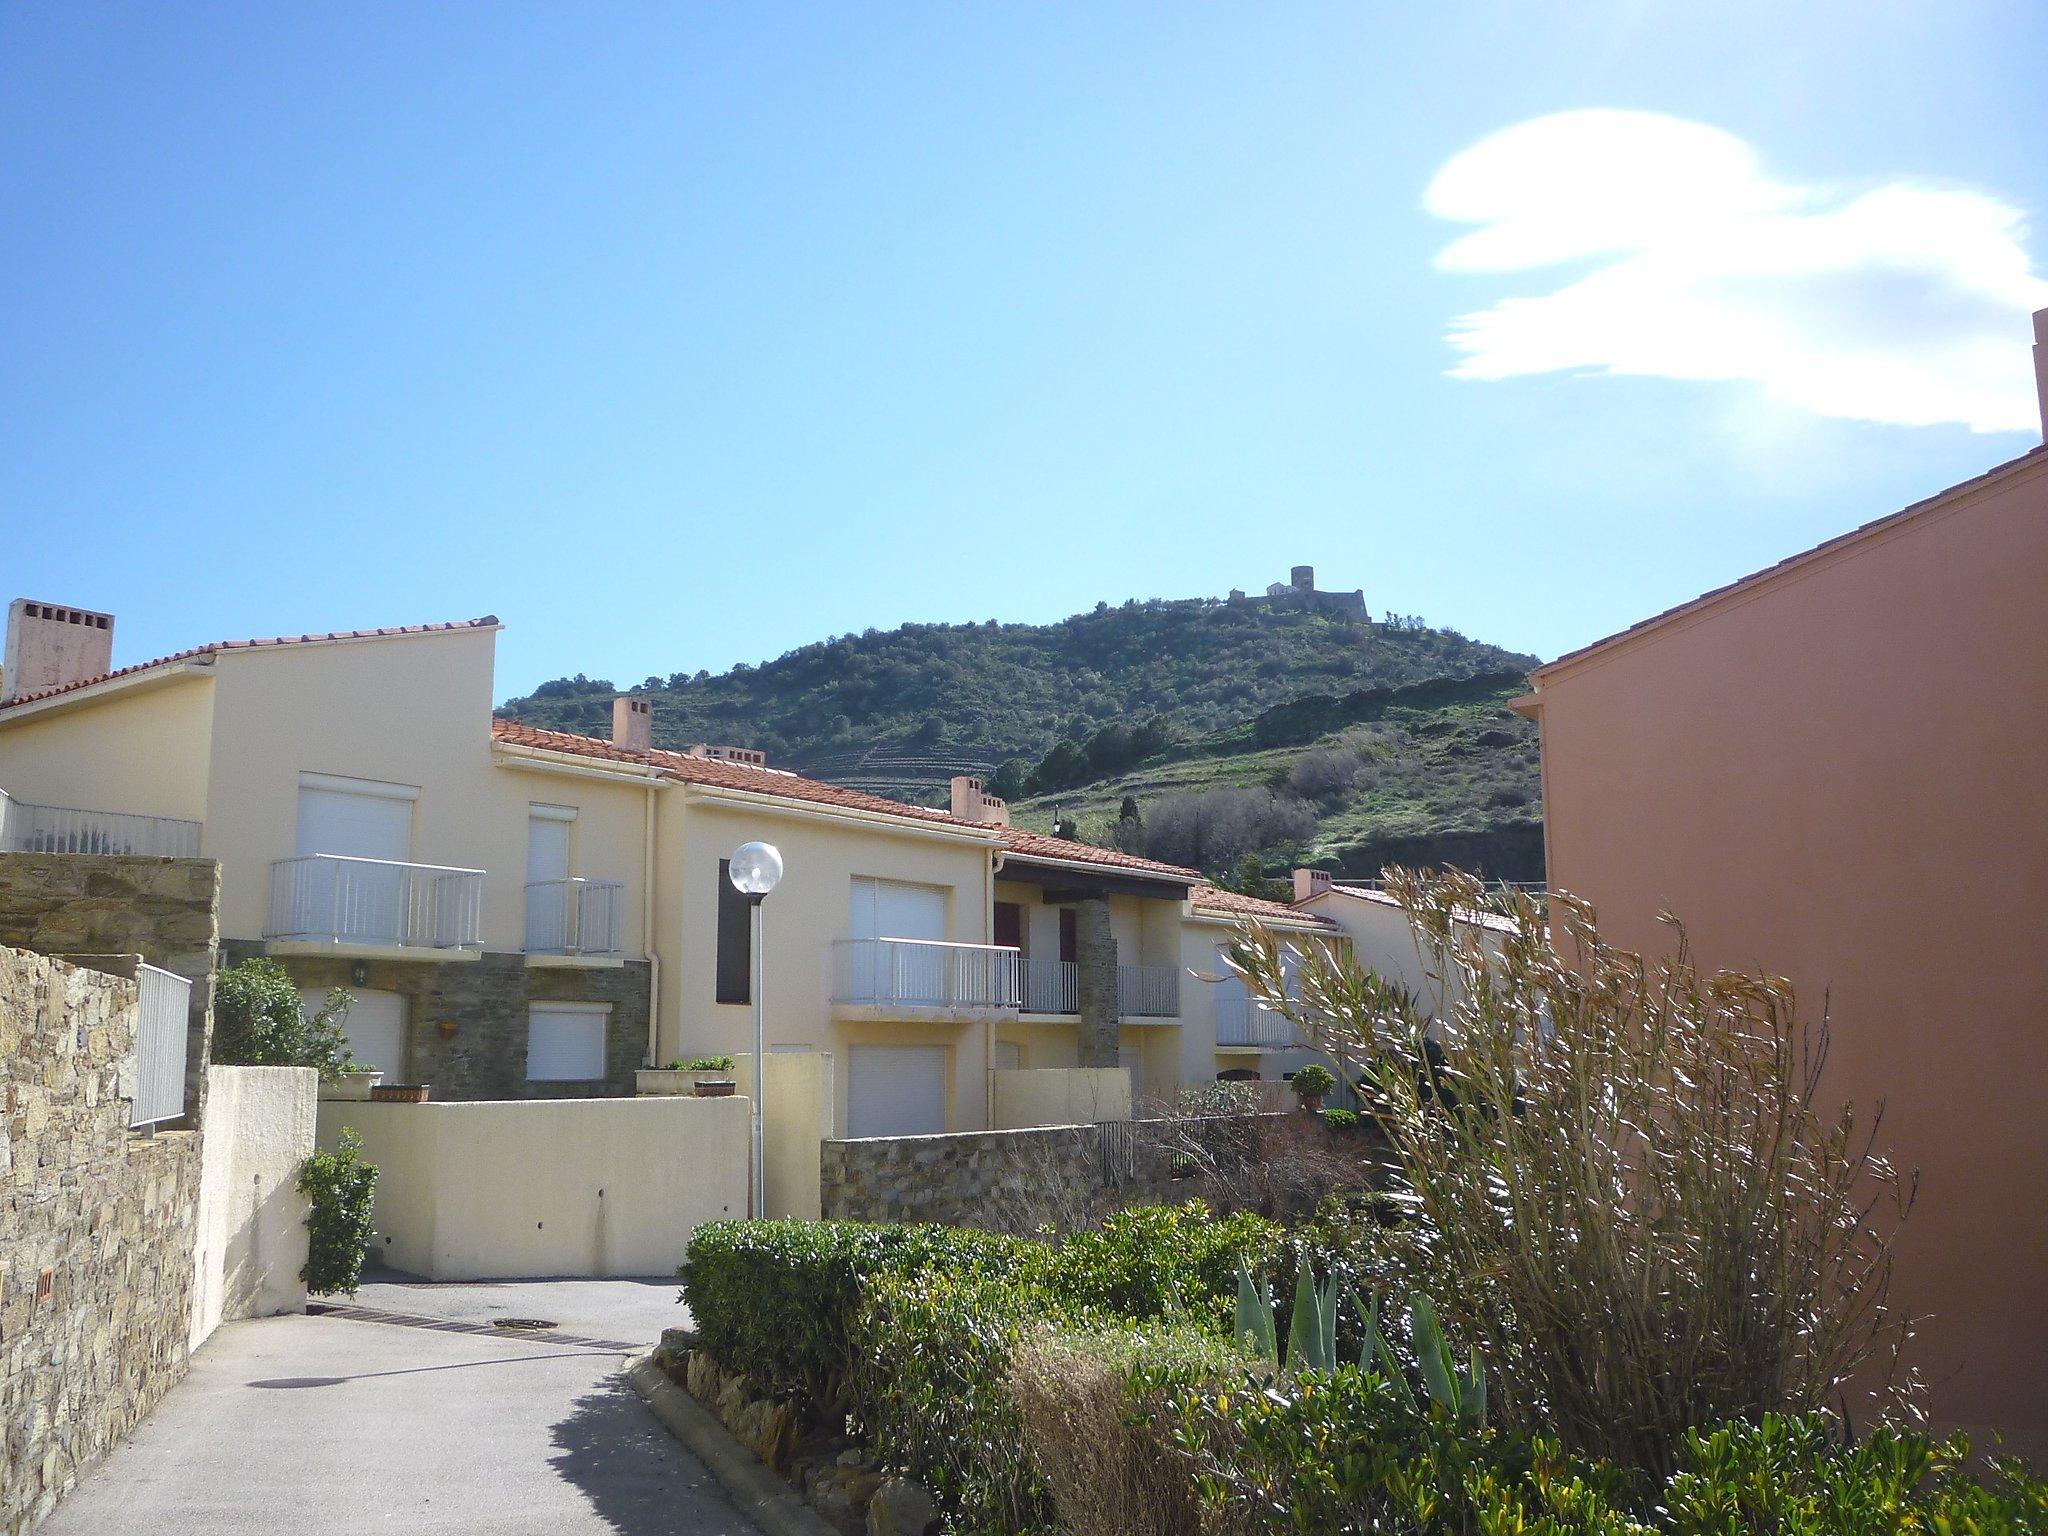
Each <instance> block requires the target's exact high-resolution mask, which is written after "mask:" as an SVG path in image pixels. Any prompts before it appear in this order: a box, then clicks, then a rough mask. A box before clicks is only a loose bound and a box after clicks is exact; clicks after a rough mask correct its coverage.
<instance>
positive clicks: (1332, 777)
mask: <svg viewBox="0 0 2048 1536" xmlns="http://www.w3.org/2000/svg"><path fill="white" fill-rule="evenodd" d="M1527 688H1528V681H1527V678H1526V676H1525V674H1524V673H1523V672H1522V671H1520V670H1507V671H1496V672H1486V673H1479V674H1476V675H1474V676H1472V677H1468V678H1460V679H1436V680H1433V681H1430V682H1425V683H1416V684H1408V685H1405V686H1402V687H1397V688H1382V689H1363V690H1357V691H1354V692H1351V693H1348V694H1343V695H1328V694H1315V695H1308V696H1305V697H1302V698H1298V699H1293V700H1290V701H1288V702H1287V703H1285V704H1279V705H1275V706H1274V707H1272V708H1271V709H1267V710H1263V711H1261V712H1260V713H1259V714H1258V715H1256V716H1254V717H1253V718H1252V719H1250V720H1248V721H1244V722H1241V723H1239V724H1237V725H1233V726H1230V727H1227V728H1225V729H1223V730H1220V731H1216V732H1212V733H1210V734H1208V735H1206V736H1203V737H1200V738H1197V739H1195V740H1192V741H1186V742H1182V743H1178V744H1176V745H1175V746H1173V747H1170V748H1167V749H1165V750H1162V751H1160V752H1157V753H1155V754H1153V755H1151V756H1149V757H1147V758H1146V759H1144V760H1143V761H1142V762H1139V763H1137V764H1135V765H1133V766H1131V767H1130V768H1128V769H1126V770H1124V771H1122V772H1119V773H1114V774H1109V775H1104V776H1101V777H1097V778H1092V779H1088V780H1086V781H1084V782H1080V783H1077V784H1072V785H1068V786H1066V787H1064V788H1061V789H1055V790H1048V791H1045V792H1043V793H1040V794H1037V795H1034V796H1030V797H1028V798H1026V799H1023V800H1020V801H1017V802H1015V803H1013V805H1012V807H1011V812H1012V818H1013V820H1015V821H1016V823H1017V824H1018V825H1020V826H1026V827H1031V828H1034V829H1036V830H1040V831H1050V830H1051V829H1052V827H1053V824H1054V822H1055V821H1060V822H1064V823H1066V824H1068V827H1069V829H1070V830H1071V831H1073V832H1074V833H1075V834H1077V835H1079V836H1081V837H1083V838H1085V839H1087V840H1088V841H1091V842H1098V843H1104V844H1108V845H1111V846H1116V847H1121V848H1124V849H1125V850H1127V851H1128V852H1132V853H1142V854H1146V855H1148V856H1150V857H1152V858H1160V859H1166V860H1168V861H1170V862H1172V863H1176V864H1188V865H1193V866H1194V867H1196V868H1199V869H1202V870H1205V871H1207V872H1208V873H1210V874H1211V875H1214V876H1216V877H1218V878H1220V879H1223V880H1224V881H1225V882H1226V883H1229V884H1233V885H1237V886H1240V887H1242V888H1245V889H1249V890H1252V891H1254V893H1258V894H1264V893H1265V892H1264V891H1263V889H1262V886H1261V882H1262V881H1263V880H1264V879H1265V878H1266V872H1268V871H1284V870H1286V869H1288V868H1289V867H1291V866H1292V865H1294V864H1297V863H1307V864H1315V865H1318V866H1320V867H1322V868H1327V869H1331V870H1334V871H1336V872H1337V873H1338V874H1339V875H1340V876H1350V877H1352V878H1359V879H1366V878H1371V877H1372V876H1375V875H1377V874H1378V873H1379V871H1380V869H1381V868H1382V867H1383V866H1384V865H1386V864H1390V863H1403V864H1445V863H1450V864H1457V865H1460V866H1462V867H1464V868H1467V869H1474V870H1478V871H1480V872H1482V873H1485V874H1487V875H1489V876H1491V877H1493V878H1495V879H1502V880H1540V879H1542V878H1543V824H1542V820H1541V809H1542V792H1541V785H1540V775H1539V764H1538V755H1537V743H1536V728H1535V727H1534V725H1532V724H1531V723H1530V722H1528V721H1526V720H1524V719H1522V718H1521V717H1520V716H1518V715H1516V714H1514V713H1513V712H1512V711H1510V710H1509V709H1508V707H1507V705H1508V701H1509V700H1510V699H1512V698H1514V697H1515V696H1516V695H1517V694H1520V693H1523V692H1526V691H1527ZM1133 812H1135V815H1133V814H1131V813H1133ZM1273 894H1278V893H1277V892H1275V893H1273Z"/></svg>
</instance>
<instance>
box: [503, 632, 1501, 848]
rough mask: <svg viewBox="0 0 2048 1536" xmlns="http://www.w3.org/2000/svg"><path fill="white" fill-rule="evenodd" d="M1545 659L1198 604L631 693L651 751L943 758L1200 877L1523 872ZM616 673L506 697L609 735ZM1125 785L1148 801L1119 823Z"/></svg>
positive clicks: (813, 659) (892, 771)
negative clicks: (1304, 859) (1534, 670)
mask: <svg viewBox="0 0 2048 1536" xmlns="http://www.w3.org/2000/svg"><path fill="white" fill-rule="evenodd" d="M1534 664H1535V658H1533V657H1529V656H1523V655H1518V654H1516V653H1514V652H1510V651H1505V650H1502V649H1501V648H1500V647H1498V646H1492V645H1486V644H1483V643H1481V642H1479V641H1474V640H1468V639H1466V638H1465V637H1464V636H1462V635H1459V634H1457V633H1456V632H1454V631H1451V630H1445V629H1434V628H1430V627H1427V626H1425V625H1423V624H1421V623H1419V622H1417V621H1410V620H1396V621H1393V622H1388V623H1370V622H1366V621H1363V620H1360V619H1356V618H1351V617H1346V616H1343V615H1340V614H1334V613H1330V612H1326V611H1324V610H1321V609H1319V608H1315V607H1310V606H1297V605H1295V604H1291V603H1268V602H1265V601H1260V600H1256V599H1255V600H1253V601H1250V602H1218V601H1213V600H1208V599H1192V600H1186V601H1173V602H1163V601H1151V602H1137V601H1132V602H1127V603H1125V604H1123V605H1122V606H1120V607H1116V608H1111V607H1108V606H1106V605H1101V606H1098V607H1097V608H1096V609H1095V610H1094V611H1093V612H1090V613H1082V614H1076V615H1074V616H1073V617H1071V618H1068V619H1063V620H1061V621H1059V622H1058V623H1054V624H1000V623H997V622H996V621H994V620H989V621H988V622H986V623H981V624H906V625H904V626H902V627H901V628H899V629H894V630H889V631H887V632H877V631H874V630H870V631H868V632H866V633H864V634H859V635H839V636H835V637H833V638H831V639H827V640H823V641H820V642H818V643H816V644H814V645H807V646H804V647H802V648H801V649H798V650H795V651H791V652H790V653H788V654H787V655H785V656H781V657H778V658H776V659H775V660H773V661H768V662H764V663H762V664H761V665H759V666H747V665H741V666H737V667H735V668H733V669H732V670H731V671H730V672H725V673H721V674H719V675H718V676H715V677H714V676H711V675H710V674H708V673H705V672H697V673H682V672H678V673H674V674H672V675H670V676H668V677H649V678H647V679H645V680H644V681H642V682H641V683H639V684H638V685H636V686H634V687H633V688H632V689H631V691H632V692H634V693H636V694H644V695H646V696H647V697H649V698H651V699H652V701H653V704H654V733H655V740H656V742H657V743H658V744H659V745H662V746H667V747H678V748H680V747H686V746H688V745H690V744H691V743H693V742H699V741H710V742H723V743H729V744H732V745H738V746H750V747H758V748H760V749H762V750H764V751H765V752H766V753H767V754H768V759H769V761H770V762H771V763H773V764H774V765H776V766H778V767H784V768H792V769H796V770H798V771H800V772H805V773H810V774H814V775H817V776H819V777H822V778H827V779H832V780H835V781H838V782H842V783H851V784H859V785H862V786H864V787H869V788H873V789H877V790H880V791H882V792H884V793H889V794H894V795H898V796H901V797H903V798H908V799H914V800H919V801H922V802H924V803H928V804H936V803H943V798H944V790H945V779H946V776H947V775H948V774H949V773H954V772H979V773H982V774H984V775H985V776H987V777H988V778H989V779H990V781H991V783H990V787H991V788H992V789H993V790H994V791H995V792H997V793H999V794H1004V795H1006V796H1007V797H1008V798H1010V799H1011V800H1012V801H1013V802H1014V803H1015V804H1016V805H1017V809H1018V815H1019V820H1020V821H1022V822H1025V823H1028V824H1037V825H1049V824H1050V822H1051V820H1052V816H1053V808H1054V807H1055V806H1056V805H1057V806H1059V807H1061V808H1062V809H1063V810H1064V811H1066V812H1067V813H1068V814H1069V815H1078V817H1079V820H1080V823H1081V826H1080V831H1081V834H1082V835H1084V836H1092V837H1096V838H1099V839H1100V840H1103V841H1112V840H1114V841H1121V842H1126V843H1130V844H1132V845H1133V846H1142V847H1143V849H1144V850H1145V851H1148V852H1156V853H1157V854H1158V856H1161V857H1174V858H1175V861H1176V862H1184V863H1195V864H1199V865H1200V866H1201V867H1202V868H1204V869H1206V870H1209V871H1211V872H1212V873H1218V874H1224V873H1228V872H1230V871H1232V870H1234V869H1235V868H1236V867H1237V866H1238V865H1239V864H1240V863H1242V861H1243V855H1244V854H1245V853H1246V852H1247V851H1250V852H1253V853H1256V854H1258V855H1260V856H1263V857H1265V858H1266V859H1267V860H1268V861H1269V862H1270V861H1274V860H1284V859H1290V858H1295V857H1299V856H1303V855H1313V856H1315V857H1316V858H1317V859H1318V861H1319V862H1327V863H1331V864H1333V865H1336V866H1339V867H1342V868H1344V869H1346V870H1347V871H1350V872H1354V873H1366V872H1370V871H1376V870H1377V868H1378V862H1377V860H1378V859H1380V858H1381V857H1382V856H1388V857H1402V858H1418V859H1453V860H1455V861H1456V862H1459V863H1464V864H1468V865H1478V866H1482V867H1484V868H1486V869H1487V871H1488V872H1489V873H1493V874H1497V875H1502V876H1505V877H1508V878H1534V877H1536V876H1538V875H1540V873H1541V867H1540V866H1541V838H1540V832H1539V830H1538V829H1537V828H1536V826H1535V817H1536V815H1537V812H1536V810H1535V806H1536V804H1537V796H1536V790H1535V782H1536V780H1535V748H1534V737H1533V732H1532V731H1531V730H1530V729H1529V727H1528V726H1527V725H1526V724H1525V723H1524V722H1522V721H1520V720H1518V719H1517V718H1516V717H1514V716H1513V715H1511V714H1508V713H1507V712H1506V710H1505V708H1504V707H1503V701H1504V700H1505V699H1506V698H1508V697H1510V696H1511V695H1512V694H1513V693H1514V692H1517V691H1519V689H1520V688H1521V686H1522V677H1523V674H1524V673H1525V672H1526V671H1527V669H1528V668H1529V667H1531V666H1533V665H1534ZM618 691H619V690H618V689H616V688H615V687H614V685H613V683H612V682H611V681H609V680H606V679H602V678H587V677H584V676H581V675H580V674H579V675H578V676H576V677H571V678H561V679H557V680H556V681H553V682H549V683H544V684H542V685H541V686H540V687H539V688H537V689H535V690H534V692H533V693H532V694H531V695H529V696H528V697H525V698H518V699H509V700H507V701H506V702H505V703H504V704H503V705H502V706H501V707H500V711H499V712H500V713H501V714H504V715H507V716H510V717H512V718H515V719H519V720H523V721H526V722H528V723H530V724H534V725H541V726H548V727H552V728H554V729H558V730H569V731H580V732H586V733H591V734H597V735H603V734H606V733H607V732H608V731H609V729H610V722H611V700H612V697H613V695H614V694H615V693H616V692H618ZM1127 796H1128V797H1131V798H1133V799H1135V800H1136V801H1137V802H1138V808H1139V811H1140V816H1139V818H1138V823H1137V824H1125V825H1122V826H1119V825H1118V817H1117V812H1118V811H1119V810H1120V809H1121V808H1122V806H1123V801H1124V799H1125V798H1126V797H1127ZM1219 797H1220V798H1219ZM1255 802H1256V803H1255ZM1168 850H1173V851H1172V852H1169V851H1168ZM1532 859H1533V860H1534V865H1535V867H1534V868H1533V869H1532V868H1531V860H1532Z"/></svg>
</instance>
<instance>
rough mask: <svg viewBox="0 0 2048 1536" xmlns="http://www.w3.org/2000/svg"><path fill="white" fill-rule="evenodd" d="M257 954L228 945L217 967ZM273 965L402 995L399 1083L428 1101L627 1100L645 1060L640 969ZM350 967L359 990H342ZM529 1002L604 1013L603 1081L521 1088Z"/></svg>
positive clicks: (501, 962)
mask: <svg viewBox="0 0 2048 1536" xmlns="http://www.w3.org/2000/svg"><path fill="white" fill-rule="evenodd" d="M262 953H264V948H263V946H262V945H261V944H254V943H249V942H246V941H241V940H230V941H229V942H228V943H227V944H226V945H225V946H224V947H223V954H222V958H223V960H224V961H225V962H226V963H228V964H234V963H236V962H238V961H240V960H244V959H247V958H248V957H249V956H251V955H259V954H262ZM280 963H281V964H282V965H283V966H284V967H285V969H286V970H288V971H290V972H291V975H292V979H293V980H294V981H296V982H297V983H298V984H299V985H301V986H305V987H320V988H326V987H343V988H346V987H350V986H361V987H367V988H370V989H372V990H374V991H380V992H398V993H402V994H404V996H405V999H406V1016H407V1020H408V1030H407V1032H408V1039H407V1045H406V1068H405V1078H406V1080H407V1081H408V1082H416V1083H431V1084H432V1085H433V1089H434V1097H435V1098H437V1099H570V1098H576V1099H581V1098H592V1097H604V1096H609V1095H628V1094H631V1093H632V1092H633V1073H634V1071H635V1070H636V1069H637V1068H638V1067H639V1066H640V1065H641V1063H642V1061H643V1059H644V1058H645V1056H646V1054H647V1009H648V966H647V962H646V961H644V960H629V961H627V962H625V963H624V964H623V965H607V966H583V965H575V966H571V965H528V964H527V963H526V956H525V955H520V954H496V953H493V954H485V955H482V956H479V957H478V958H477V959H475V960H343V959H332V960H330V959H326V958H323V957H307V956H301V955H290V956H284V957H281V959H280ZM358 966H360V967H361V974H362V976H363V980H362V981H360V982H356V981H352V980H351V979H350V978H351V973H352V971H353V970H354V969H355V968H356V967H358ZM537 1002H576V1003H610V1004H611V1005H612V1011H611V1017H610V1019H609V1020H608V1021H607V1026H606V1033H605V1076H604V1078H603V1079H602V1080H600V1081H596V1082H585V1083H529V1082H528V1081H527V1080H526V1025H527V1007H528V1005H529V1004H531V1003H537Z"/></svg>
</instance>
